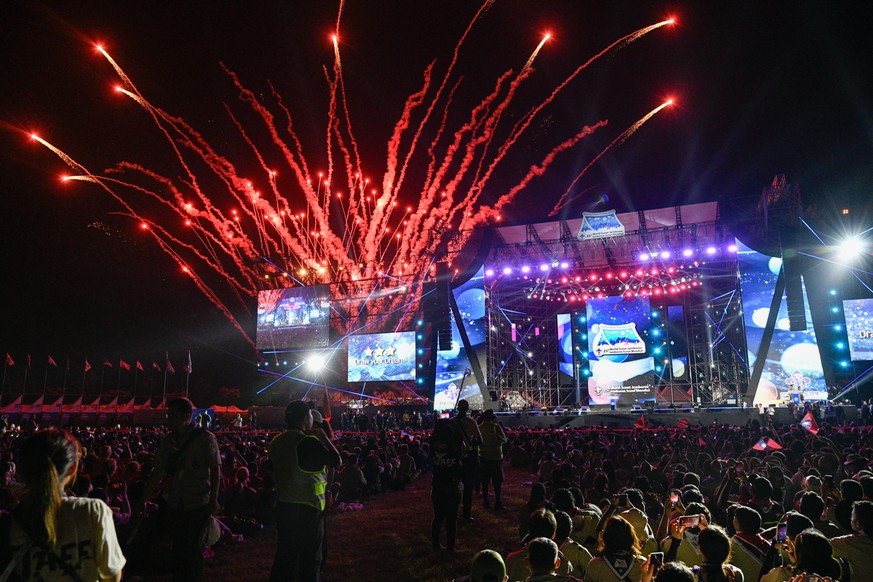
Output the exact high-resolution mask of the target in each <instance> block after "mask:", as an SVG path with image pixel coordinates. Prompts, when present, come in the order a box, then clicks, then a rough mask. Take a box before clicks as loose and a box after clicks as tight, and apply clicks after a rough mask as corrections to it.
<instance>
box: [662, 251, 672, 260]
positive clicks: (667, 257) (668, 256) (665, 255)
mask: <svg viewBox="0 0 873 582" xmlns="http://www.w3.org/2000/svg"><path fill="white" fill-rule="evenodd" d="M661 258H662V259H669V258H670V251H661Z"/></svg>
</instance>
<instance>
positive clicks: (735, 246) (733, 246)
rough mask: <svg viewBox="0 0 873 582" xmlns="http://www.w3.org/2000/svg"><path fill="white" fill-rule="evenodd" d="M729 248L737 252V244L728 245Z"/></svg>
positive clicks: (732, 251)
mask: <svg viewBox="0 0 873 582" xmlns="http://www.w3.org/2000/svg"><path fill="white" fill-rule="evenodd" d="M727 250H728V252H729V253H735V252H737V245H728V248H727Z"/></svg>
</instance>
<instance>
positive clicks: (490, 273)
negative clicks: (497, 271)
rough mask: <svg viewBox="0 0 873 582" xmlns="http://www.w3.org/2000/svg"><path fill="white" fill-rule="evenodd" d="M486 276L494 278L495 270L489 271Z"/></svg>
mask: <svg viewBox="0 0 873 582" xmlns="http://www.w3.org/2000/svg"><path fill="white" fill-rule="evenodd" d="M485 276H486V277H493V276H494V269H487V270H486V271H485Z"/></svg>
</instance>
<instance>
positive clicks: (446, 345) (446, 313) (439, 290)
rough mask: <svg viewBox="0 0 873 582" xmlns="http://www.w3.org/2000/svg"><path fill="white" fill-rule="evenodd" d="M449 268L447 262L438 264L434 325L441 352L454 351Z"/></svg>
mask: <svg viewBox="0 0 873 582" xmlns="http://www.w3.org/2000/svg"><path fill="white" fill-rule="evenodd" d="M450 286H451V279H450V277H449V266H448V264H447V263H445V262H440V263H437V264H436V292H435V293H434V301H433V311H432V313H433V323H434V325H435V326H436V332H437V345H438V349H439V350H450V349H452V323H451V318H450V313H451V310H450V309H449V293H451V289H450Z"/></svg>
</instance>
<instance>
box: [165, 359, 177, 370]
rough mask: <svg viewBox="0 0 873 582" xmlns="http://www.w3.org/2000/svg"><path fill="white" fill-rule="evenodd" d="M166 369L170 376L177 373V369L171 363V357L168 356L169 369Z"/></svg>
mask: <svg viewBox="0 0 873 582" xmlns="http://www.w3.org/2000/svg"><path fill="white" fill-rule="evenodd" d="M166 369H167V372H169V373H170V374H175V373H176V369H175V368H173V363H172V362H170V357H169V356H167V368H166Z"/></svg>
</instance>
